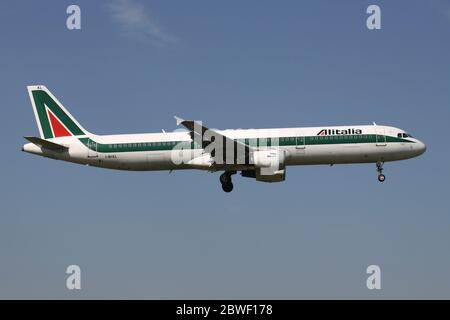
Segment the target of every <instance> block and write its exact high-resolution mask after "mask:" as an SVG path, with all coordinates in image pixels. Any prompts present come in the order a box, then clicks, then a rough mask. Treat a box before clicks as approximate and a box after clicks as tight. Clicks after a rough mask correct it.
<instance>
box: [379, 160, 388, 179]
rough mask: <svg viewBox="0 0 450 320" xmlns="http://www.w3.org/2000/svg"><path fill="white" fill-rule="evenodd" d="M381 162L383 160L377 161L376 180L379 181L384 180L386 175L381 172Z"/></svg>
mask: <svg viewBox="0 0 450 320" xmlns="http://www.w3.org/2000/svg"><path fill="white" fill-rule="evenodd" d="M383 164H384V162H381V161H378V162H377V172H378V181H380V182H384V180H386V177H385V175H384V174H383Z"/></svg>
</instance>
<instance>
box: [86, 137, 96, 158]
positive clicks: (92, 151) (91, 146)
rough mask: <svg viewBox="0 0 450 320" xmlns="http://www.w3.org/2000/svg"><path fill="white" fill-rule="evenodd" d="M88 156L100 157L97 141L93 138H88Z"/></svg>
mask: <svg viewBox="0 0 450 320" xmlns="http://www.w3.org/2000/svg"><path fill="white" fill-rule="evenodd" d="M87 147H88V158H98V153H97V143H96V142H95V141H93V140H91V139H88V142H87Z"/></svg>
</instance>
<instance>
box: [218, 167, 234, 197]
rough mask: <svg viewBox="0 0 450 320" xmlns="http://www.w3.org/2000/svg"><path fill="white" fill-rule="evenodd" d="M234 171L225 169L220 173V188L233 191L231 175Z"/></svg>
mask: <svg viewBox="0 0 450 320" xmlns="http://www.w3.org/2000/svg"><path fill="white" fill-rule="evenodd" d="M235 173H236V171H225V172H224V173H222V174H221V175H220V179H219V180H220V183H221V184H222V190H223V191H225V192H231V191H233V183H232V181H231V175H232V174H235Z"/></svg>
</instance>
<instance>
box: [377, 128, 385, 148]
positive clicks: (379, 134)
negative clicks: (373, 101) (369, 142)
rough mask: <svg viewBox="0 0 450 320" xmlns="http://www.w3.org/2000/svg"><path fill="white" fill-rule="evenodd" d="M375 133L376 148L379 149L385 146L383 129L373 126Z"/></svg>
mask: <svg viewBox="0 0 450 320" xmlns="http://www.w3.org/2000/svg"><path fill="white" fill-rule="evenodd" d="M375 132H376V144H377V146H380V147H383V146H386V135H385V132H384V127H378V126H375Z"/></svg>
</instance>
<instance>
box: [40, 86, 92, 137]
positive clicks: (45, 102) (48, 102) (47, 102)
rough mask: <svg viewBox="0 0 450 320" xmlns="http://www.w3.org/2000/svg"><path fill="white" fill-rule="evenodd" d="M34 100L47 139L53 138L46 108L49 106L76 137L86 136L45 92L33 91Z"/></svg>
mask: <svg viewBox="0 0 450 320" xmlns="http://www.w3.org/2000/svg"><path fill="white" fill-rule="evenodd" d="M32 93H33V99H34V104H35V106H36V110H37V114H38V117H39V122H40V123H41V127H42V132H43V134H44V138H45V139H49V138H53V133H52V129H51V126H50V120H49V119H48V116H47V112H46V110H45V106H47V107H48V108H49V109H50V110H51V111H52V112H53V113H54V114H55V115H56V116H57V117H58V119H59V120H60V121H61V122H62V123H63V124H64V125H65V126H66V127H67V129H69V131H70V132H71V133H72V134H73V135H75V136H79V135H84V134H85V133H84V132H83V130H81V128H80V127H78V126H77V124H76V123H75V122H73V121H72V119H70V117H69V116H68V115H67V114H66V113H65V112H64V111H63V110H62V109H61V108H60V106H59V105H58V104H57V103H56V102H55V101H54V100H53V99H52V98H51V97H50V96H49V95H48V94H47V92H45V91H43V90H33V92H32Z"/></svg>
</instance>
